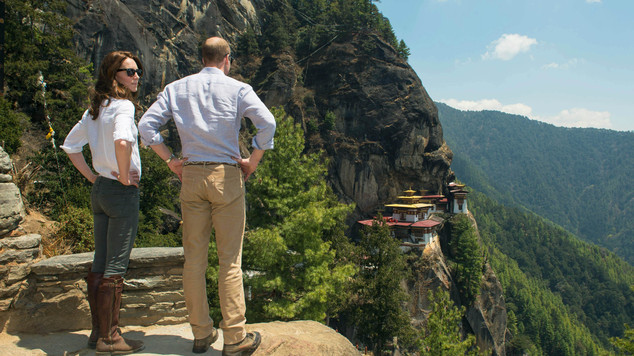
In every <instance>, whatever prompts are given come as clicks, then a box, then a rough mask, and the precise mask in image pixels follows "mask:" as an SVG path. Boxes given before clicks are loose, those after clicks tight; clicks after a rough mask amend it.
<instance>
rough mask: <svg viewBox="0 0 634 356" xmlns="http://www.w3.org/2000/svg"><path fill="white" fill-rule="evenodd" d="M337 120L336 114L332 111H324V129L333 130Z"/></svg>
mask: <svg viewBox="0 0 634 356" xmlns="http://www.w3.org/2000/svg"><path fill="white" fill-rule="evenodd" d="M336 121H337V116H336V115H335V113H334V112H332V111H328V112H326V116H325V117H324V126H323V128H324V130H328V131H330V130H334V129H335V122H336Z"/></svg>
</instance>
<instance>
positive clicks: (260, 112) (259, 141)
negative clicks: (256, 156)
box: [238, 87, 276, 150]
mask: <svg viewBox="0 0 634 356" xmlns="http://www.w3.org/2000/svg"><path fill="white" fill-rule="evenodd" d="M244 91H245V92H244V95H243V96H242V98H241V100H240V104H239V105H240V106H239V109H238V110H239V113H240V115H241V117H248V118H249V119H250V120H251V122H252V123H253V125H255V128H256V129H257V130H258V132H257V134H256V135H255V137H253V140H252V142H251V144H252V145H253V147H254V148H256V149H259V150H270V149H272V148H273V137H274V136H275V126H276V125H275V117H274V116H273V114H272V113H271V111H270V110H269V109H268V108H267V107H266V105H264V103H263V102H262V100H260V98H259V97H258V96H257V94H256V93H255V92H254V91H253V89H252V88H251V87H247V88H245V89H244Z"/></svg>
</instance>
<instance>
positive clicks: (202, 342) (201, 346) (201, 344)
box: [192, 328, 218, 354]
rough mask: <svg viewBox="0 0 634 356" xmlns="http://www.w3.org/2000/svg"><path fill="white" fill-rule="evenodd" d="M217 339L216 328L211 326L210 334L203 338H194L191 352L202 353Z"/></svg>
mask: <svg viewBox="0 0 634 356" xmlns="http://www.w3.org/2000/svg"><path fill="white" fill-rule="evenodd" d="M216 340H218V330H216V328H213V330H212V331H211V334H209V336H207V337H206V338H203V339H194V348H193V349H192V352H193V353H195V354H202V353H203V352H205V351H207V350H209V346H210V345H211V344H213V343H214V342H216Z"/></svg>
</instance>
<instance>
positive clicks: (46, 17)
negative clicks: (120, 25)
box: [5, 0, 91, 218]
mask: <svg viewBox="0 0 634 356" xmlns="http://www.w3.org/2000/svg"><path fill="white" fill-rule="evenodd" d="M65 9H66V2H65V1H61V0H50V1H46V0H26V1H25V0H7V1H6V17H5V21H6V24H5V31H6V33H5V36H6V41H5V53H6V59H5V60H6V63H5V75H6V84H7V88H8V90H7V92H6V94H5V98H6V99H7V101H8V102H10V103H11V104H12V105H14V106H15V108H14V109H15V110H16V111H17V112H22V113H24V114H25V115H26V116H28V117H29V118H30V122H31V123H32V124H34V126H35V130H36V131H37V130H43V131H44V130H45V131H48V123H47V120H46V117H47V115H48V116H50V120H51V122H52V125H53V129H54V130H55V132H56V135H55V136H54V137H53V138H55V139H56V142H55V143H56V144H59V143H60V142H61V141H63V138H64V137H65V136H66V134H67V133H68V131H70V129H71V128H72V127H73V125H74V124H75V123H76V122H77V120H79V119H80V118H81V114H82V112H83V111H84V109H83V105H84V103H85V99H86V98H87V94H88V85H89V83H90V81H91V78H90V71H91V66H90V65H89V64H87V63H85V62H84V61H83V60H82V59H80V58H79V57H78V56H77V55H76V54H75V53H74V52H73V29H72V24H71V21H70V19H68V18H67V17H66V16H65V14H64V11H65ZM40 73H41V74H42V76H43V78H44V81H45V82H46V91H45V94H44V91H43V90H42V84H41V82H40ZM45 103H46V108H47V110H45V106H44V104H45ZM14 118H15V117H14ZM26 123H27V120H21V124H26ZM21 127H22V128H24V127H26V126H21ZM15 135H17V133H15ZM42 136H44V134H42ZM31 160H32V161H33V162H34V163H35V164H37V165H39V166H41V167H42V168H43V169H41V170H40V173H39V175H38V176H36V178H35V179H36V180H37V182H38V185H37V186H36V192H35V193H33V194H31V195H30V196H28V197H27V200H28V201H29V202H30V203H31V204H33V205H34V206H35V207H36V208H38V209H40V210H42V211H43V212H45V213H49V214H50V215H52V217H53V218H57V217H58V216H59V214H61V213H62V211H63V208H64V207H65V206H66V205H74V206H76V207H87V206H88V204H89V195H88V192H89V188H87V184H86V183H87V182H85V179H84V178H82V177H81V175H80V174H79V173H78V172H77V171H76V170H75V169H74V167H73V166H72V164H71V163H70V160H68V158H67V157H66V154H64V153H63V152H61V151H59V150H55V149H54V148H53V146H52V145H46V146H44V147H43V149H42V150H41V151H39V152H36V153H35V156H34V157H31ZM71 181H72V182H75V181H83V182H82V183H80V184H79V185H71V184H69V182H71Z"/></svg>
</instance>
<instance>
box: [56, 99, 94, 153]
mask: <svg viewBox="0 0 634 356" xmlns="http://www.w3.org/2000/svg"><path fill="white" fill-rule="evenodd" d="M87 115H89V114H88V110H86V111H85V112H84V115H83V117H82V119H81V120H79V122H77V123H76V124H75V126H74V127H73V129H72V130H70V132H69V133H68V135H67V136H66V139H65V140H64V144H63V145H61V146H60V148H61V149H63V150H64V152H66V153H77V152H81V151H82V149H83V148H84V146H85V145H86V144H87V143H88V132H87V130H86V125H85V124H84V120H86V117H87Z"/></svg>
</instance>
